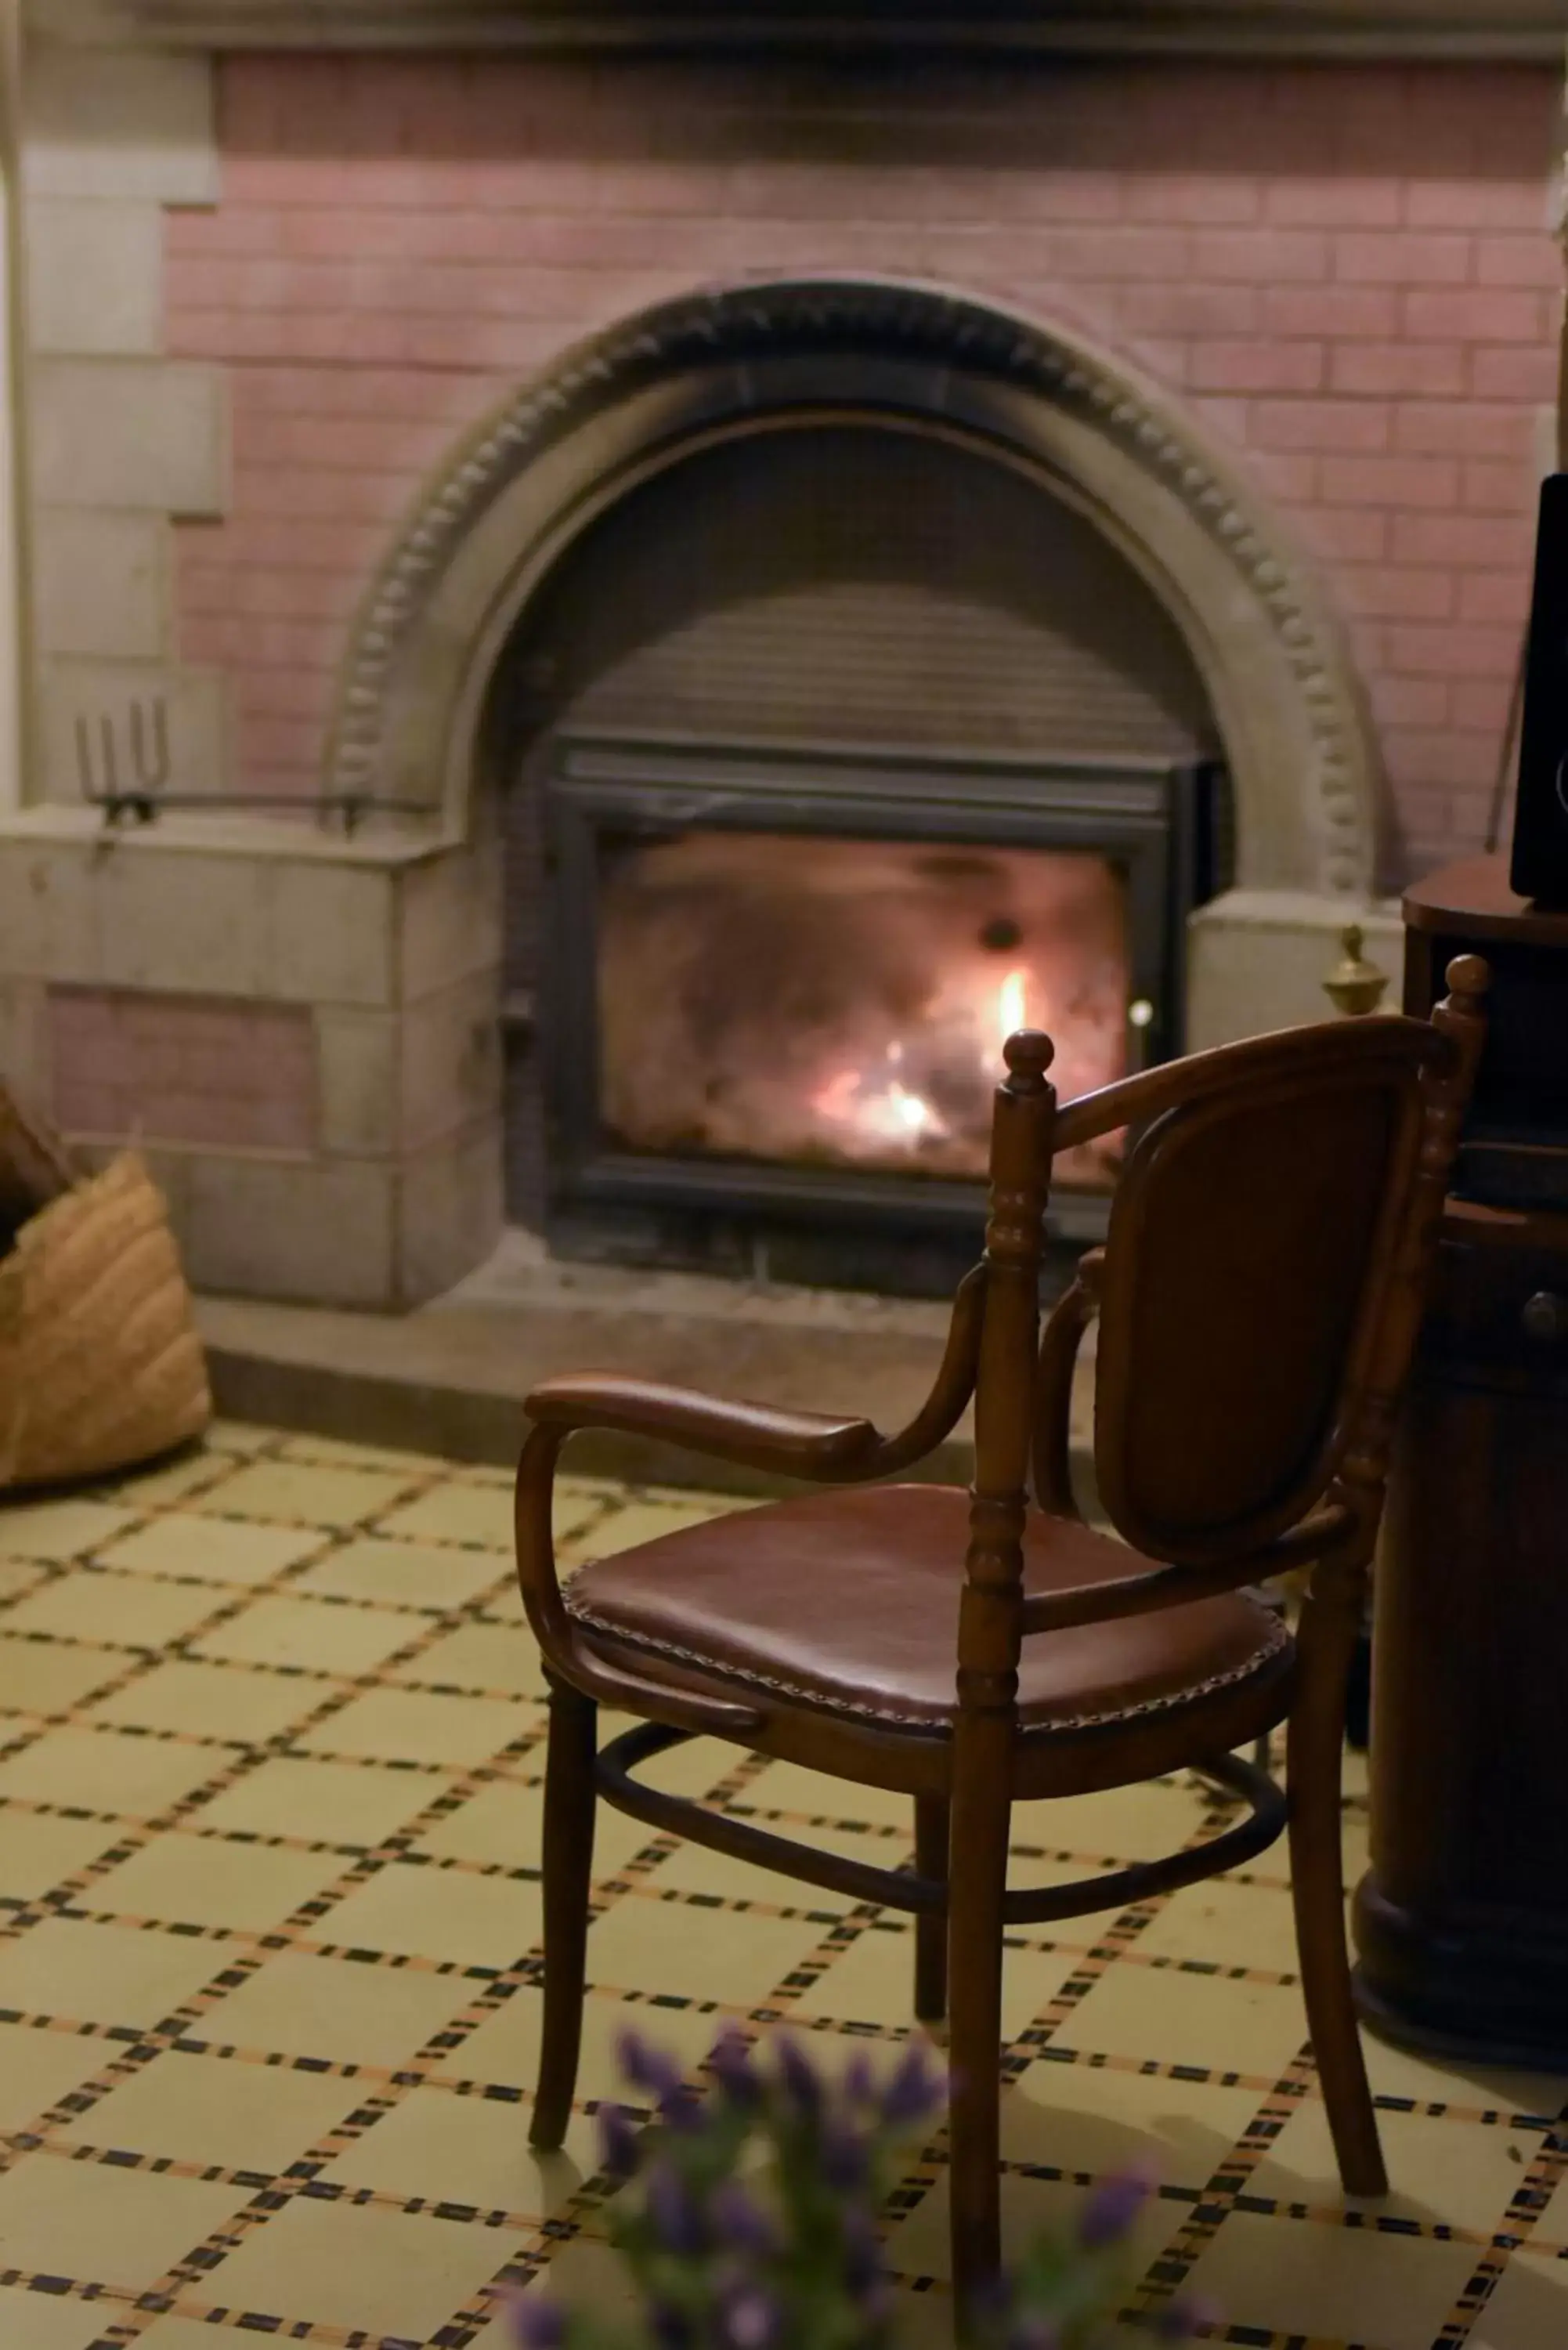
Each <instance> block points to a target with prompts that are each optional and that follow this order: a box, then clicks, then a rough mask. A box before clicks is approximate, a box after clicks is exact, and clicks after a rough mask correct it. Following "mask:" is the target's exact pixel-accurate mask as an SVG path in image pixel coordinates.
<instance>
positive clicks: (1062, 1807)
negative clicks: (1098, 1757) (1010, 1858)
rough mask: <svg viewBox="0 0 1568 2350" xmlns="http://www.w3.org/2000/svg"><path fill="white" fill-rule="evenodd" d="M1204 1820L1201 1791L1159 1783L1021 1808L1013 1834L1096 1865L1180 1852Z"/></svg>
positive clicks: (1017, 1808) (1022, 1841)
mask: <svg viewBox="0 0 1568 2350" xmlns="http://www.w3.org/2000/svg"><path fill="white" fill-rule="evenodd" d="M1202 1820H1203V1796H1202V1794H1201V1792H1200V1791H1199V1790H1197V1789H1195V1788H1193V1787H1191V1786H1189V1785H1187V1784H1182V1783H1176V1782H1173V1781H1168V1780H1163V1779H1160V1780H1151V1781H1149V1782H1148V1783H1146V1784H1142V1785H1138V1786H1136V1787H1112V1788H1109V1789H1107V1790H1106V1793H1105V1794H1100V1795H1074V1796H1072V1797H1071V1798H1070V1799H1069V1800H1067V1801H1065V1802H1062V1803H1041V1804H1018V1805H1017V1806H1016V1807H1015V1809H1014V1811H1013V1814H1012V1833H1013V1835H1014V1836H1015V1837H1016V1838H1017V1839H1018V1840H1019V1842H1020V1843H1027V1844H1033V1845H1037V1846H1040V1847H1041V1849H1042V1850H1043V1851H1045V1852H1072V1853H1079V1854H1081V1855H1083V1856H1085V1858H1086V1859H1092V1860H1095V1861H1127V1860H1157V1859H1158V1857H1159V1856H1160V1855H1161V1854H1162V1853H1168V1852H1179V1851H1180V1849H1181V1847H1182V1846H1183V1845H1184V1844H1186V1843H1188V1842H1189V1839H1190V1838H1191V1837H1192V1836H1193V1835H1196V1833H1197V1831H1198V1829H1199V1826H1200V1825H1201V1824H1202Z"/></svg>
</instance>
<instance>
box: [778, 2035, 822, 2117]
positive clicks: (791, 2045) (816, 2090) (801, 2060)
mask: <svg viewBox="0 0 1568 2350" xmlns="http://www.w3.org/2000/svg"><path fill="white" fill-rule="evenodd" d="M778 2060H779V2079H780V2080H781V2081H782V2082H783V2084H784V2088H785V2090H786V2091H787V2092H788V2094H789V2095H790V2097H791V2098H792V2099H793V2100H794V2104H795V2105H796V2106H798V2107H799V2108H800V2111H801V2112H802V2113H803V2114H806V2115H808V2116H810V2115H815V2114H818V2113H820V2112H821V2110H822V2083H821V2081H820V2079H819V2078H818V2076H817V2071H816V2067H815V2064H813V2063H812V2061H811V2059H810V2057H809V2056H808V2055H807V2054H806V2053H805V2049H804V2048H802V2047H800V2046H799V2045H798V2044H797V2043H795V2042H794V2041H793V2040H780V2042H779V2043H778Z"/></svg>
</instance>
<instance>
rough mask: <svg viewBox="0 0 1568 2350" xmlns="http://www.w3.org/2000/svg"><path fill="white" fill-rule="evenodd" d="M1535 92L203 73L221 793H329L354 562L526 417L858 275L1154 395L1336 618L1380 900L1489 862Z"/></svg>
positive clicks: (192, 345)
mask: <svg viewBox="0 0 1568 2350" xmlns="http://www.w3.org/2000/svg"><path fill="white" fill-rule="evenodd" d="M1558 83H1559V78H1558V77H1557V76H1556V75H1555V74H1554V73H1552V71H1551V70H1549V69H1547V68H1536V67H1526V66H1521V67H1517V68H1512V67H1485V68H1478V67H1475V66H1473V65H1472V66H1465V67H1455V68H1442V67H1424V68H1400V67H1393V66H1380V65H1372V64H1368V65H1365V66H1355V67H1314V66H1300V65H1297V66H1290V67H1265V66H1262V65H1259V66H1237V67H1233V68H1232V67H1220V66H1199V65H1183V64H1171V63H1163V64H1161V65H1159V66H1158V68H1136V67H1132V66H1127V65H1121V64H1108V65H1085V66H1075V67H1064V66H1062V65H1060V64H1056V65H1051V66H1046V65H1040V66H1037V67H1025V68H1016V67H1011V66H1010V67H1009V68H1007V69H1006V70H1005V71H1000V70H999V71H996V72H994V73H992V72H989V71H986V70H983V69H971V68H965V69H962V70H958V71H954V70H949V69H943V70H942V71H940V73H939V72H937V71H934V70H930V69H928V68H921V67H916V66H910V67H907V68H899V69H898V71H896V72H889V71H888V70H887V69H885V68H884V69H882V70H880V71H877V72H875V73H866V74H864V75H861V74H857V73H856V72H855V71H854V70H852V69H836V70H835V71H834V72H832V73H831V74H829V73H813V72H811V71H810V70H808V69H805V68H799V67H791V66H787V65H783V64H774V65H771V66H769V67H767V68H746V69H743V68H719V67H712V66H707V67H699V66H693V65H670V64H664V65H659V66H647V65H634V64H622V65H618V66H609V65H604V64H599V65H597V66H593V67H587V66H575V65H570V64H553V65H545V64H541V63H539V62H536V61H526V60H520V59H516V58H513V59H506V58H497V57H487V58H484V59H483V60H477V59H476V60H472V61H470V60H464V59H462V58H458V57H446V58H442V57H420V58H418V59H417V60H416V59H398V58H393V57H352V58H348V57H338V58H332V57H327V56H324V55H322V54H321V53H319V52H317V53H315V54H313V55H311V56H310V57H234V58H231V59H229V60H227V61H225V62H224V63H223V66H222V68H221V72H220V85H219V105H218V112H217V123H218V138H217V146H218V155H219V173H220V193H219V201H218V202H217V203H216V204H215V205H214V206H213V207H212V208H211V209H207V210H202V211H174V212H171V213H168V214H167V215H166V216H165V217H166V227H167V253H166V287H167V312H166V319H165V338H166V346H167V348H168V349H169V350H170V351H171V353H176V354H179V355H180V356H182V357H183V358H185V359H190V360H192V361H196V362H201V363H204V364H206V365H209V366H213V367H216V368H218V369H221V370H222V371H223V378H224V380H225V382H226V384H227V387H228V391H229V396H230V400H231V401H232V408H233V462H234V473H233V490H232V500H231V504H230V505H229V508H228V510H227V512H226V514H225V515H224V518H223V520H222V521H221V522H219V523H217V524H215V525H214V524H212V523H206V522H203V523H197V524H192V525H188V526H183V527H182V528H181V529H180V530H179V532H178V534H177V536H178V569H177V580H176V589H175V597H176V609H177V615H178V629H179V644H180V650H181V654H182V658H183V659H184V660H187V661H189V662H193V663H196V664H199V665H211V666H212V667H213V668H214V669H217V670H220V671H222V672H223V674H224V676H225V677H226V679H227V680H228V682H229V685H230V687H231V690H232V693H233V697H234V717H235V728H236V733H235V740H234V776H235V778H236V780H238V781H240V782H242V783H243V784H244V786H245V787H246V788H247V789H250V790H253V791H278V792H291V793H298V794H300V795H308V794H309V793H310V792H311V791H312V790H313V789H314V788H315V787H316V785H317V778H318V776H319V774H320V769H321V761H322V754H323V746H324V741H325V736H326V731H327V724H328V718H329V712H330V708H331V702H332V696H333V691H334V686H335V682H336V679H337V668H338V663H339V661H340V659H341V656H342V653H343V650H344V646H345V643H346V640H347V636H348V627H349V622H350V617H351V615H352V612H353V610H354V608H355V606H356V604H357V602H358V598H359V596H360V595H361V593H362V591H363V589H364V587H365V585H366V581H367V578H368V577H369V573H370V570H371V568H372V567H373V565H374V564H375V562H376V560H377V558H378V556H379V555H380V554H381V553H382V552H383V551H384V550H385V548H386V547H387V546H388V544H389V537H390V535H391V533H392V531H393V529H394V526H395V525H396V523H397V522H398V520H399V519H400V517H401V516H402V515H405V514H406V513H407V512H408V511H409V510H410V508H411V507H412V506H413V504H415V503H416V501H417V499H418V495H419V493H420V490H421V484H422V483H423V481H424V480H425V479H426V478H427V476H428V475H429V474H430V473H431V471H432V470H433V469H434V468H435V467H436V466H438V465H439V464H440V463H442V462H443V460H445V459H446V458H447V457H448V455H449V454H450V452H451V450H452V446H453V444H454V442H455V441H456V440H457V439H458V437H459V436H460V435H461V434H462V432H463V431H464V430H465V429H466V428H467V427H468V426H469V425H471V424H472V423H473V422H474V421H477V420H478V419H479V418H481V417H482V416H483V414H484V413H485V412H486V411H488V410H489V409H490V408H491V407H492V406H493V404H494V403H495V402H497V401H498V400H501V399H502V398H503V397H504V396H505V395H506V394H508V393H510V392H511V391H513V390H515V388H516V386H517V384H518V382H519V380H521V379H523V378H524V377H526V376H527V375H529V374H531V373H533V372H535V370H537V369H541V368H543V367H544V366H545V365H546V364H547V363H548V362H549V361H551V360H552V359H555V358H556V357H557V356H558V355H559V353H560V352H561V351H562V350H563V348H565V347H566V346H567V345H569V344H570V343H572V342H573V341H575V340H576V339H577V338H581V337H583V336H585V335H588V334H591V333H593V332H595V331H596V330H598V329H600V328H606V327H607V326H609V325H610V324H612V322H614V321H615V320H616V319H618V318H619V317H623V316H624V315H625V314H626V313H627V312H628V311H630V310H634V309H636V308H637V307H639V306H641V305H644V304H647V303H649V302H651V301H654V300H656V299H659V298H661V297H663V296H670V295H672V294H675V293H678V292H680V291H682V290H684V289H687V288H689V287H691V286H693V285H698V284H701V283H703V282H709V281H723V282H729V283H733V282H734V281H736V280H737V279H740V278H743V277H744V276H746V275H747V274H751V273H762V274H768V275H775V274H784V273H790V272H804V271H846V272H854V273H858V274H871V275H878V274H888V275H894V276H917V277H921V278H926V279H937V280H941V281H944V282H946V283H948V284H950V285H951V286H954V287H955V288H957V289H959V290H961V291H963V292H966V293H970V294H972V295H975V296H978V297H980V298H981V299H989V300H991V301H993V302H997V303H1001V304H1002V305H1008V306H1013V307H1018V308H1019V309H1021V310H1023V311H1024V312H1027V313H1029V314H1031V315H1033V316H1034V317H1043V318H1050V317H1058V318H1062V319H1064V320H1065V321H1066V322H1068V323H1069V324H1075V325H1076V326H1078V327H1080V328H1083V329H1084V330H1085V331H1087V332H1089V333H1091V334H1092V335H1094V336H1095V337H1096V338H1098V339H1099V340H1100V341H1101V342H1102V343H1104V344H1105V345H1106V346H1108V347H1109V348H1111V349H1113V350H1115V351H1116V352H1118V353H1119V354H1121V355H1122V356H1123V357H1124V358H1125V359H1127V361H1129V362H1131V363H1133V364H1134V365H1136V366H1137V367H1140V368H1141V369H1144V370H1145V371H1146V372H1147V374H1148V375H1149V376H1150V377H1151V378H1153V379H1154V380H1156V381H1157V382H1158V384H1159V385H1161V386H1162V387H1164V388H1165V389H1166V390H1168V391H1169V392H1171V393H1173V394H1175V395H1177V396H1179V397H1180V398H1182V399H1184V400H1186V401H1187V402H1188V404H1189V407H1190V408H1191V409H1192V411H1194V412H1195V413H1196V414H1197V415H1198V416H1199V417H1200V418H1201V420H1202V421H1203V422H1204V424H1205V425H1206V426H1207V428H1208V430H1209V431H1210V433H1211V434H1212V435H1213V436H1214V437H1215V439H1216V440H1217V441H1218V442H1220V444H1221V445H1222V446H1227V447H1229V449H1230V450H1231V452H1232V453H1233V455H1235V456H1236V457H1237V458H1238V459H1239V460H1240V461H1241V463H1242V464H1243V465H1244V466H1245V467H1246V468H1248V469H1250V471H1251V475H1252V477H1253V478H1255V479H1257V480H1259V481H1261V482H1262V484H1264V485H1265V487H1266V488H1267V489H1268V490H1269V491H1270V492H1271V493H1272V496H1273V498H1274V499H1275V501H1276V502H1277V504H1278V505H1279V506H1280V507H1281V508H1282V510H1283V511H1284V513H1285V515H1287V516H1288V518H1289V520H1290V521H1291V522H1292V523H1293V525H1294V526H1295V527H1296V529H1297V532H1298V534H1299V536H1300V537H1301V538H1302V540H1303V542H1304V543H1305V544H1306V545H1307V546H1308V547H1310V548H1312V549H1314V550H1315V552H1316V555H1317V557H1318V559H1319V561H1320V563H1321V565H1322V567H1323V568H1324V572H1325V574H1326V575H1327V577H1328V579H1329V582H1330V585H1331V587H1332V588H1333V590H1334V593H1335V596H1336V598H1337V601H1338V603H1339V606H1340V608H1341V610H1342V612H1343V614H1344V616H1345V621H1346V625H1347V627H1348V629H1349V631H1350V635H1351V638H1352V641H1353V644H1354V648H1355V654H1356V657H1357V660H1358V663H1359V666H1360V668H1361V670H1362V672H1363V674H1364V676H1365V679H1366V687H1367V691H1368V694H1369V696H1370V699H1371V702H1372V706H1373V708H1374V711H1375V712H1376V719H1377V723H1378V726H1379V730H1380V733H1381V738H1382V743H1383V746H1384V751H1385V756H1386V768H1387V773H1388V777H1389V785H1390V794H1391V806H1390V809H1389V811H1388V814H1389V825H1388V847H1387V867H1386V879H1387V880H1388V881H1389V882H1390V883H1394V882H1396V881H1397V880H1398V879H1402V878H1403V877H1404V876H1405V875H1406V874H1407V873H1408V872H1410V871H1413V870H1415V869H1417V868H1423V867H1428V866H1430V865H1432V864H1433V863H1435V862H1438V861H1439V860H1440V859H1442V858H1446V857H1449V856H1450V855H1454V854H1458V853H1460V852H1462V851H1464V850H1467V849H1469V848H1471V847H1475V846H1476V845H1477V844H1478V842H1479V839H1480V834H1481V830H1482V827H1483V826H1484V821H1485V814H1486V806H1487V800H1488V795H1489V794H1490V787H1491V782H1492V776H1493V772H1494V768H1495V764H1496V759H1497V754H1498V747H1499V740H1500V735H1501V728H1502V725H1503V723H1504V718H1505V714H1506V708H1507V702H1508V697H1509V690H1510V684H1511V675H1512V671H1513V665H1514V660H1515V657H1516V653H1517V650H1518V641H1519V633H1520V629H1521V623H1522V620H1523V617H1524V612H1525V607H1526V603H1527V598H1528V587H1529V567H1530V550H1531V540H1532V515H1533V504H1534V493H1535V486H1536V482H1537V479H1538V476H1539V473H1540V471H1541V468H1542V456H1543V452H1544V450H1545V443H1544V442H1543V423H1542V419H1543V411H1544V410H1545V408H1546V406H1547V404H1548V403H1550V402H1551V401H1552V399H1553V397H1554V394H1555V369H1556V316H1557V302H1558V299H1559V293H1560V287H1561V282H1562V264H1561V258H1560V255H1559V252H1558V249H1557V246H1556V243H1555V241H1554V237H1553V234H1552V225H1551V223H1552V182H1553V172H1554V158H1555V148H1556V143H1557V129H1558V109H1559V87H1558Z"/></svg>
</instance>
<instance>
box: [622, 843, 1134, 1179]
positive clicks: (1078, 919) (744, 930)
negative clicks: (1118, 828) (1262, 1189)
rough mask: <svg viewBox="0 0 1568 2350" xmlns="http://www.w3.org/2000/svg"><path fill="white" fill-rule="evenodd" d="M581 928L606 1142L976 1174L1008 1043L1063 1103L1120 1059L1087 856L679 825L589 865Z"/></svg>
mask: <svg viewBox="0 0 1568 2350" xmlns="http://www.w3.org/2000/svg"><path fill="white" fill-rule="evenodd" d="M596 929H597V1028H598V1080H599V1114H600V1120H601V1125H602V1128H603V1131H604V1134H605V1137H606V1139H607V1142H608V1143H609V1144H610V1146H611V1147H612V1148H613V1149H618V1150H623V1151H628V1152H631V1153H636V1154H639V1155H647V1154H653V1155H656V1156H659V1157H663V1158H669V1157H676V1158H683V1159H684V1158H692V1157H696V1158H700V1159H713V1158H718V1159H742V1160H753V1161H754V1160H763V1161H767V1162H771V1163H773V1164H774V1165H781V1166H785V1167H794V1168H801V1169H812V1168H815V1169H834V1170H851V1169H852V1170H863V1171H880V1172H883V1173H886V1174H894V1175H902V1176H910V1175H926V1176H946V1177H958V1178H961V1179H967V1180H971V1181H974V1180H980V1179H982V1178H983V1176H984V1174H985V1170H986V1156H987V1145H988V1139H989V1134H990V1127H991V1104H992V1091H993V1089H994V1087H995V1085H996V1082H997V1080H998V1078H999V1077H1000V1076H1002V1074H1003V1068H1002V1043H1003V1040H1004V1039H1005V1038H1006V1037H1007V1036H1009V1035H1011V1034H1012V1031H1013V1030H1014V1029H1016V1028H1023V1027H1038V1028H1044V1029H1047V1030H1048V1031H1049V1032H1050V1034H1051V1035H1052V1036H1053V1038H1054V1040H1055V1045H1056V1059H1055V1064H1054V1068H1053V1072H1052V1075H1053V1078H1054V1083H1055V1085H1056V1087H1057V1089H1058V1092H1059V1094H1060V1095H1061V1097H1062V1098H1064V1099H1070V1098H1072V1097H1074V1096H1075V1095H1077V1094H1081V1093H1087V1092H1089V1091H1091V1090H1092V1089H1093V1088H1094V1087H1097V1086H1104V1085H1108V1084H1110V1083H1111V1082H1112V1080H1113V1079H1115V1078H1116V1077H1118V1076H1121V1075H1122V1074H1123V1072H1124V1069H1125V1067H1126V1063H1127V1004H1128V998H1129V970H1128V958H1127V884H1126V878H1125V875H1124V873H1123V872H1122V871H1120V870H1119V869H1118V868H1117V866H1116V863H1115V862H1114V861H1113V860H1112V859H1111V858H1107V857H1106V856H1103V855H1099V854H1096V853H1095V852H1094V851H1091V850H1077V849H1060V848H1051V849H1040V848H1016V847H976V846H971V845H953V844H948V843H942V842H933V841H929V840H926V841H911V840H857V839H853V838H843V837H832V836H828V837H820V836H812V835H804V836H803V835H799V834H789V833H770V832H763V831H754V832H753V831H730V830H719V829H705V828H702V827H693V828H692V829H691V830H690V831H688V832H685V833H682V834H681V835H680V836H679V837H676V838H673V839H669V840H662V841H658V842H654V843H651V844H643V843H638V842H635V841H634V842H629V843H628V842H621V843H618V844H617V845H616V846H615V847H613V848H611V849H609V850H608V852H607V854H606V855H604V857H603V858H602V861H601V872H600V885H599V902H598V912H597V925H596ZM1115 1165H1116V1142H1115V1141H1114V1140H1107V1141H1106V1142H1104V1143H1096V1144H1095V1145H1094V1146H1092V1147H1090V1148H1088V1149H1084V1150H1081V1151H1078V1152H1075V1153H1074V1154H1072V1155H1071V1157H1070V1158H1068V1159H1063V1160H1062V1161H1060V1162H1059V1163H1058V1166H1057V1170H1056V1179H1055V1180H1056V1181H1057V1182H1058V1183H1059V1184H1061V1183H1066V1184H1071V1185H1077V1186H1106V1185H1108V1184H1109V1182H1110V1181H1111V1180H1112V1179H1113V1176H1114V1172H1115Z"/></svg>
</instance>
